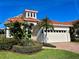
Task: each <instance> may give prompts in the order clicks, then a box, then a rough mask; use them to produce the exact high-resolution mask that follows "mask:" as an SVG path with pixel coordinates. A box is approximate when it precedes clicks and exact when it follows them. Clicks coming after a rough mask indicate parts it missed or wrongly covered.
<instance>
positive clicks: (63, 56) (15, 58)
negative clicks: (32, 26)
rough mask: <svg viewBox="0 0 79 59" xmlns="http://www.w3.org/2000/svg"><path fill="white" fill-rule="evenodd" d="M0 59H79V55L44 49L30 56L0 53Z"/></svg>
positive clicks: (8, 52)
mask: <svg viewBox="0 0 79 59" xmlns="http://www.w3.org/2000/svg"><path fill="white" fill-rule="evenodd" d="M0 59H79V54H76V53H73V52H69V51H64V50H58V49H44V50H42V51H40V52H37V53H34V54H31V55H28V54H20V53H15V52H10V51H0Z"/></svg>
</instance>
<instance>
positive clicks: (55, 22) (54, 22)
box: [48, 20, 72, 25]
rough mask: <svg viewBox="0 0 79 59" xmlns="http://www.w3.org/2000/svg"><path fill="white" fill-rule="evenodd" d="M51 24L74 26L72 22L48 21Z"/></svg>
mask: <svg viewBox="0 0 79 59" xmlns="http://www.w3.org/2000/svg"><path fill="white" fill-rule="evenodd" d="M48 22H49V23H50V24H62V25H72V22H57V21H52V20H48Z"/></svg>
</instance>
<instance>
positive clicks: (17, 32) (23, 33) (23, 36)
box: [5, 21, 31, 46]
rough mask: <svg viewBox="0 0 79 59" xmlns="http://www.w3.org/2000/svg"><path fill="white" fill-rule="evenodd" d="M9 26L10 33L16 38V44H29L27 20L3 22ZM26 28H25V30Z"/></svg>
mask: <svg viewBox="0 0 79 59" xmlns="http://www.w3.org/2000/svg"><path fill="white" fill-rule="evenodd" d="M5 25H6V26H8V27H9V28H10V32H11V35H12V36H13V37H14V38H15V39H16V42H17V44H19V45H23V46H26V45H30V41H31V38H30V37H29V35H30V36H31V33H30V34H29V32H31V31H30V30H29V25H30V24H28V23H27V22H24V21H23V22H17V21H16V22H14V23H13V22H12V23H7V24H5ZM26 28H27V30H26Z"/></svg>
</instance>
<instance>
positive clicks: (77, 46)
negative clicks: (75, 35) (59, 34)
mask: <svg viewBox="0 0 79 59" xmlns="http://www.w3.org/2000/svg"><path fill="white" fill-rule="evenodd" d="M51 44H52V45H54V46H56V49H62V50H68V51H71V52H75V53H79V43H78V42H77V43H76V42H69V43H68V42H67V43H51Z"/></svg>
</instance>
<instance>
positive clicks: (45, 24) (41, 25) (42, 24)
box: [33, 17, 54, 36]
mask: <svg viewBox="0 0 79 59" xmlns="http://www.w3.org/2000/svg"><path fill="white" fill-rule="evenodd" d="M48 21H49V20H48V17H45V18H44V19H43V20H42V21H40V22H39V23H38V24H37V25H36V26H35V27H34V30H33V31H34V32H35V30H39V29H45V30H46V36H47V30H48V29H49V28H52V29H53V30H54V28H53V25H51V24H49V23H48Z"/></svg>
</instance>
